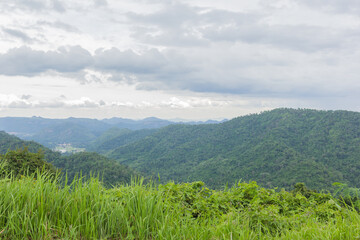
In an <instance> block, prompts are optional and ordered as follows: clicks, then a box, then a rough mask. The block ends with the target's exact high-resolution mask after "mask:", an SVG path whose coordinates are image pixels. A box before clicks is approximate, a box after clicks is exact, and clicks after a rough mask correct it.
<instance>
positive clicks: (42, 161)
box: [0, 132, 138, 186]
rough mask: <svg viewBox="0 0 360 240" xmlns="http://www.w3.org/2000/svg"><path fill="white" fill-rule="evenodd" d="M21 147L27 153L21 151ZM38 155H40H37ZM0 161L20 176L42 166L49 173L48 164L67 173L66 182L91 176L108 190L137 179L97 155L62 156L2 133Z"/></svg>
mask: <svg viewBox="0 0 360 240" xmlns="http://www.w3.org/2000/svg"><path fill="white" fill-rule="evenodd" d="M24 147H25V148H26V151H25V150H23V148H24ZM39 151H40V152H41V154H38V152H39ZM1 154H3V155H4V156H2V155H1ZM0 159H1V161H5V160H6V159H10V160H11V162H10V165H9V164H8V166H9V167H11V168H12V169H13V168H14V169H15V170H16V169H20V170H19V171H18V170H16V172H23V170H22V169H23V167H25V168H28V167H30V168H31V169H30V170H31V172H34V171H35V169H36V168H38V167H41V166H43V165H45V167H46V169H51V168H52V165H50V164H49V163H51V164H53V165H54V166H55V167H57V168H60V169H61V170H62V172H63V173H67V177H68V180H69V182H71V181H72V180H73V178H74V177H75V176H76V175H79V174H80V172H81V173H82V176H83V177H88V176H89V175H90V173H92V174H93V175H97V174H99V175H100V177H101V178H102V180H103V181H104V183H105V184H106V185H108V186H110V185H116V184H118V183H129V182H130V180H131V177H132V176H138V174H137V173H135V172H134V170H132V169H130V168H128V167H126V166H123V165H121V164H119V163H118V162H116V161H114V160H111V159H108V158H106V157H104V156H101V155H99V154H97V153H88V152H84V153H78V154H74V155H70V156H61V154H60V153H58V152H53V151H51V150H50V149H48V148H46V147H44V146H42V145H40V144H38V143H36V142H33V141H24V140H21V139H19V138H18V137H15V136H12V135H9V134H7V133H5V132H0ZM48 162H49V163H48ZM52 170H53V169H52ZM25 171H26V170H25Z"/></svg>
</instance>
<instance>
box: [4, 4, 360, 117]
mask: <svg viewBox="0 0 360 240" xmlns="http://www.w3.org/2000/svg"><path fill="white" fill-rule="evenodd" d="M278 107H290V108H311V109H324V110H337V109H341V110H351V111H360V1H359V0H341V1H339V0H327V1H324V0H271V1H270V0H242V1H237V0H222V1H214V0H191V1H190V0H177V1H172V0H151V1H150V0H132V1H124V0H87V1H85V0H61V1H60V0H3V1H0V117H5V116H26V117H30V116H41V117H47V118H67V117H87V118H97V119H103V118H111V117H123V118H132V119H142V118H146V117H150V116H154V117H159V118H163V119H191V120H206V119H217V120H218V119H224V118H227V119H230V118H233V117H237V116H241V115H245V114H249V113H258V112H261V111H266V110H271V109H274V108H278Z"/></svg>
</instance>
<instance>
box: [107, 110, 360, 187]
mask: <svg viewBox="0 0 360 240" xmlns="http://www.w3.org/2000/svg"><path fill="white" fill-rule="evenodd" d="M359 144H360V113H357V112H349V111H317V110H306V109H298V110H295V109H275V110H273V111H268V112H263V113H261V114H252V115H248V116H244V117H238V118H235V119H233V120H231V121H228V122H225V123H221V124H209V125H196V126H189V125H170V126H168V127H165V128H162V129H160V130H158V131H157V132H155V133H154V134H152V135H149V136H147V137H145V138H144V139H142V140H139V141H136V142H134V143H130V144H127V145H125V146H121V147H119V148H117V149H115V150H113V151H111V152H110V153H109V156H110V157H111V158H114V159H117V160H118V161H120V162H121V163H123V164H126V165H129V166H130V167H132V168H134V169H136V170H139V171H142V172H145V173H147V174H151V175H157V174H158V173H159V174H160V176H161V178H162V179H163V180H164V181H166V180H170V179H173V180H176V181H195V180H201V181H204V182H206V183H207V184H208V185H210V186H212V187H221V186H223V185H225V184H226V183H233V182H234V181H237V180H240V179H242V180H243V181H249V180H255V181H257V182H258V183H259V184H260V185H262V186H266V187H277V186H278V187H285V188H290V187H291V186H293V185H294V184H295V183H297V182H305V183H306V185H307V186H309V187H311V188H316V189H323V188H330V187H331V184H332V183H333V182H342V183H347V184H349V185H350V186H353V187H360V148H359V146H360V145H359Z"/></svg>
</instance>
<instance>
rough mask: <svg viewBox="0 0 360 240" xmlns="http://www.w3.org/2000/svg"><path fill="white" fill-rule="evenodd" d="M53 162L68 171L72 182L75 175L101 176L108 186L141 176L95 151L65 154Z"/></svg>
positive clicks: (127, 181)
mask: <svg viewBox="0 0 360 240" xmlns="http://www.w3.org/2000/svg"><path fill="white" fill-rule="evenodd" d="M53 164H54V165H55V166H56V167H58V168H60V169H64V170H66V172H67V177H68V182H72V181H73V179H74V178H75V176H83V177H86V178H87V177H89V176H90V175H92V176H99V177H100V180H101V181H102V182H103V183H104V184H105V185H107V186H112V185H116V184H119V183H130V181H131V178H132V177H136V176H139V174H137V173H136V172H135V171H134V170H132V169H130V168H129V167H127V166H124V165H122V164H120V163H119V162H116V161H115V160H111V159H108V158H106V157H104V156H101V155H99V154H97V153H95V152H81V153H76V154H72V155H70V156H63V157H61V158H59V159H57V160H56V161H55V162H53Z"/></svg>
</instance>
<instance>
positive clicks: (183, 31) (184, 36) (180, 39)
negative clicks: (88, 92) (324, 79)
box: [127, 0, 359, 52]
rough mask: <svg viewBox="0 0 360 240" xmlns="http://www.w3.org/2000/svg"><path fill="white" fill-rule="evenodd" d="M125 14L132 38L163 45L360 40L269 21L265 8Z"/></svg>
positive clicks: (174, 7) (320, 44) (308, 45)
mask: <svg viewBox="0 0 360 240" xmlns="http://www.w3.org/2000/svg"><path fill="white" fill-rule="evenodd" d="M348 1H350V0H348ZM127 17H128V18H129V19H130V20H131V22H135V23H136V24H134V26H133V35H132V37H133V38H134V39H141V40H142V41H144V42H147V43H153V44H158V45H165V46H205V45H208V44H211V43H212V42H214V41H229V42H234V43H235V42H245V43H250V44H266V45H272V46H275V47H278V48H289V49H293V50H296V51H305V52H309V51H318V50H326V49H329V48H339V47H341V45H342V44H344V41H343V39H344V36H347V37H348V39H351V41H352V43H353V42H356V41H359V36H357V37H355V36H354V35H356V34H354V33H351V32H349V31H345V30H339V29H332V28H324V27H317V26H309V25H296V26H290V25H268V24H267V23H266V18H267V17H269V15H268V13H265V12H263V13H262V14H260V13H239V12H231V11H226V10H216V9H206V8H198V7H191V6H188V5H184V4H165V7H164V9H162V10H160V11H158V12H155V13H152V14H135V13H129V14H127ZM356 33H357V32H356Z"/></svg>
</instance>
